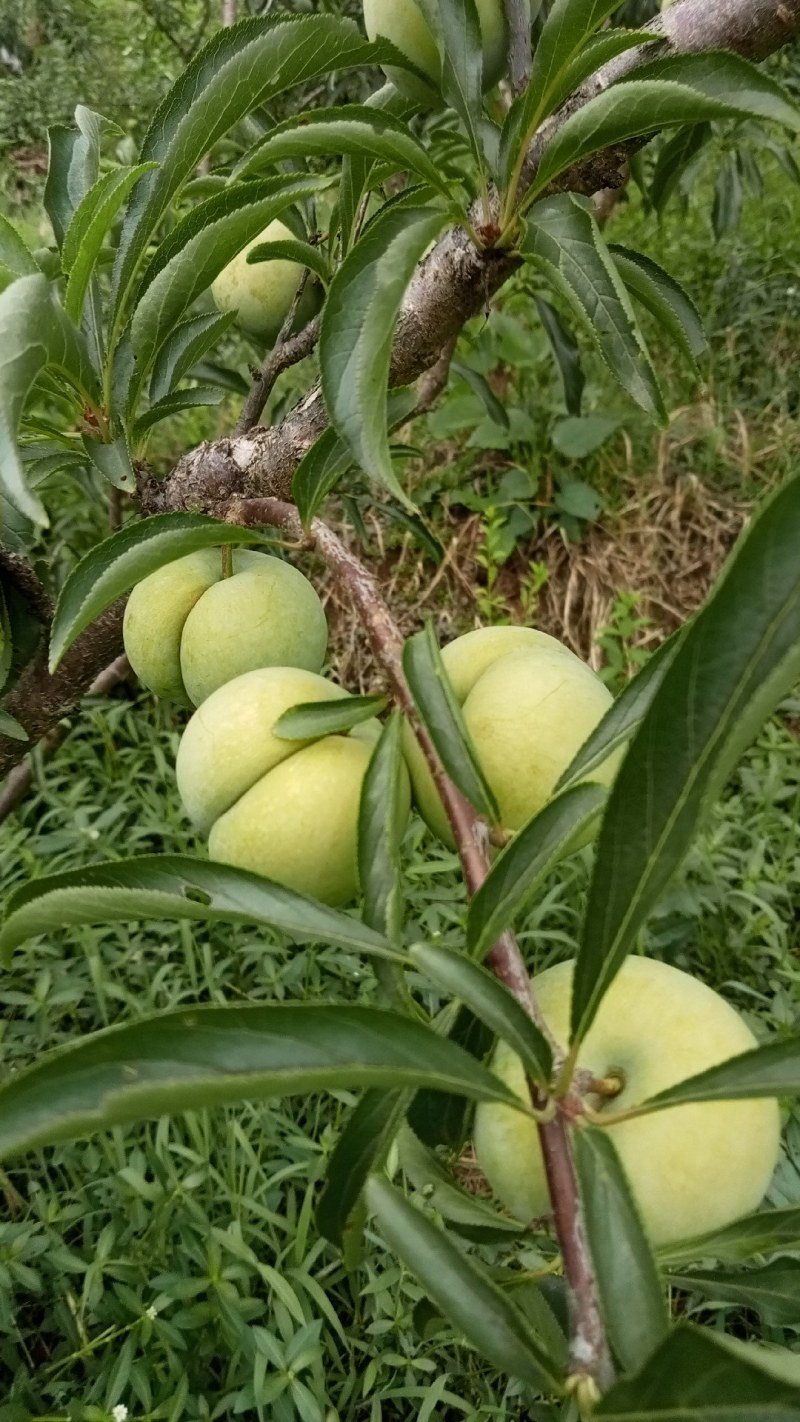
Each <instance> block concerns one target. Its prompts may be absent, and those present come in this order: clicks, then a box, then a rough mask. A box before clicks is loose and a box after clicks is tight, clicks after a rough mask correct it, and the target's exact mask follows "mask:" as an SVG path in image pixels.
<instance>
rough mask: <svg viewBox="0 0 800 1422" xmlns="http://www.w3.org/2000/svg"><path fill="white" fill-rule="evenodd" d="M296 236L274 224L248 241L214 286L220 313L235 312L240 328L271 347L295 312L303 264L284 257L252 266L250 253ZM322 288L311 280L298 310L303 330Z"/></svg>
mask: <svg viewBox="0 0 800 1422" xmlns="http://www.w3.org/2000/svg"><path fill="white" fill-rule="evenodd" d="M294 238H295V234H294V232H292V231H291V229H290V228H288V227H287V226H286V225H285V223H283V222H279V221H277V220H276V221H275V222H270V224H269V226H268V227H265V228H264V231H263V232H262V233H260V235H259V236H258V237H254V238H253V241H252V242H248V244H247V246H246V247H243V248H242V250H241V252H237V254H236V256H235V257H234V258H233V260H232V261H230V262H229V263H228V265H227V266H226V267H223V269H222V271H221V272H220V273H219V276H218V277H217V278H216V279H215V280H214V282H213V283H212V285H211V295H212V297H213V299H214V304H215V306H216V307H217V310H218V311H235V312H237V320H238V323H239V325H240V326H241V327H242V328H243V330H245V331H249V332H250V334H251V335H252V336H257V337H259V339H260V340H263V341H264V343H265V344H266V345H271V344H272V343H273V342H274V341H275V339H276V337H277V335H278V332H279V331H280V329H281V326H282V325H283V323H284V321H285V320H286V317H287V316H288V315H289V312H290V310H291V306H292V302H293V301H294V298H295V296H296V294H297V288H298V286H299V285H300V281H301V279H302V276H303V271H304V268H303V267H302V266H301V265H300V263H299V262H292V261H288V260H285V259H284V258H283V257H279V258H277V259H276V260H275V261H271V262H254V263H252V264H248V261H247V254H248V252H251V251H252V250H253V248H254V247H258V246H260V245H261V244H262V243H264V242H291V241H294ZM320 296H321V292H320V288H319V285H318V283H316V282H313V281H310V282H309V283H308V284H307V286H306V289H305V291H304V292H303V295H302V297H301V299H300V303H299V306H298V310H297V318H296V322H295V326H296V328H297V329H298V330H299V329H301V327H303V326H304V325H305V324H306V323H307V322H308V321H310V320H311V318H312V316H314V315H315V313H316V311H317V310H318V309H319V304H320Z"/></svg>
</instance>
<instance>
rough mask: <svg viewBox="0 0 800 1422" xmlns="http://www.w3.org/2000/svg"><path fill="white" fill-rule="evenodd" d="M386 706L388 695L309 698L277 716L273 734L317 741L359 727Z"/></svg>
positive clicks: (284, 738) (282, 737)
mask: <svg viewBox="0 0 800 1422" xmlns="http://www.w3.org/2000/svg"><path fill="white" fill-rule="evenodd" d="M385 709H386V697H385V696H348V697H343V698H342V700H341V701H307V702H304V703H303V704H302V705H299V706H292V707H291V708H290V709H289V710H288V711H284V713H283V715H282V716H280V717H279V718H278V720H277V721H276V722H275V725H274V726H273V728H272V734H273V735H274V736H279V737H280V738H281V739H282V740H286V741H305V740H309V741H312V740H316V739H317V738H318V737H319V736H335V735H337V734H339V733H341V732H344V731H351V730H352V729H353V727H354V726H360V725H361V723H362V721H369V720H371V719H372V717H373V716H380V714H381V712H382V711H384V710H385Z"/></svg>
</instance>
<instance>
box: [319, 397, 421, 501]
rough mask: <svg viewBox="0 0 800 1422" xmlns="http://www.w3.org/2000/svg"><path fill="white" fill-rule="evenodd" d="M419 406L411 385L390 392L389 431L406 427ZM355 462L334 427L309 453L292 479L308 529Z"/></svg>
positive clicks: (327, 431) (320, 438) (348, 448)
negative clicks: (404, 424) (407, 420)
mask: <svg viewBox="0 0 800 1422" xmlns="http://www.w3.org/2000/svg"><path fill="white" fill-rule="evenodd" d="M416 404H417V397H416V394H415V393H414V391H413V390H411V389H409V388H408V387H407V386H403V387H401V388H400V389H399V390H390V392H389V404H388V413H387V423H388V428H389V430H390V431H391V430H392V429H394V428H395V426H397V425H399V424H402V423H403V422H404V421H405V420H406V419H407V418H408V416H409V415H410V414H411V412H412V410H413V409H414V408H415V406H416ZM352 463H353V455H352V453H351V450H350V446H349V445H348V444H347V443H346V442H345V441H344V440H343V439H341V438H340V436H339V435H338V434H337V433H336V431H335V430H334V429H331V428H330V427H329V428H328V429H326V430H323V432H322V434H321V435H320V437H319V439H317V440H315V441H314V443H313V444H312V446H311V448H310V449H309V450H307V451H306V453H305V454H304V455H303V458H302V459H301V460H300V463H299V464H298V466H297V469H296V470H295V474H294V479H293V480H292V498H293V499H294V501H295V503H296V504H297V511H298V513H299V514H300V517H301V519H302V521H303V526H304V527H305V528H307V527H308V525H309V524H310V522H311V520H312V518H314V517H315V516H316V514H317V513H318V511H319V509H320V508H321V507H322V505H323V504H324V502H325V500H326V498H327V497H328V495H329V494H330V493H331V492H332V490H333V489H335V487H336V485H337V484H338V482H339V480H340V479H341V477H342V475H343V474H345V473H346V472H347V470H348V469H349V468H350V466H351V464H352Z"/></svg>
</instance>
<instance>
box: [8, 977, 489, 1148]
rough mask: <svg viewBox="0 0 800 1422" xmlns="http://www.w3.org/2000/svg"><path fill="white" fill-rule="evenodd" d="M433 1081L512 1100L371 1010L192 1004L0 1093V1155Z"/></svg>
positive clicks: (85, 1046) (87, 1044)
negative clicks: (316, 1095)
mask: <svg viewBox="0 0 800 1422" xmlns="http://www.w3.org/2000/svg"><path fill="white" fill-rule="evenodd" d="M427 1080H433V1081H435V1082H439V1083H441V1084H442V1085H443V1086H445V1087H446V1088H447V1089H449V1090H452V1089H453V1088H454V1087H455V1088H456V1089H457V1090H459V1091H462V1090H463V1091H466V1092H467V1093H468V1094H469V1095H470V1096H474V1097H475V1098H476V1099H478V1100H489V1101H491V1100H503V1101H506V1100H508V1101H513V1100H514V1099H515V1098H514V1097H513V1096H511V1094H510V1093H507V1092H506V1091H505V1089H504V1088H503V1087H502V1085H501V1084H500V1082H499V1081H496V1080H495V1078H494V1077H492V1076H491V1075H490V1073H489V1072H487V1071H485V1070H483V1069H482V1070H481V1071H480V1072H476V1070H475V1063H474V1062H473V1061H471V1060H470V1058H468V1057H466V1056H465V1055H464V1054H463V1053H462V1052H460V1051H459V1049H458V1048H457V1047H456V1046H454V1044H453V1043H452V1042H448V1041H447V1040H446V1039H443V1038H441V1037H437V1036H436V1034H435V1033H433V1032H431V1031H430V1030H429V1029H428V1028H427V1027H424V1026H423V1025H422V1024H421V1023H419V1022H414V1021H412V1020H411V1019H410V1018H408V1017H401V1016H398V1014H396V1013H392V1012H383V1011H381V1010H380V1009H378V1008H375V1007H360V1006H356V1007H350V1006H347V1007H340V1006H327V1005H325V1006H322V1005H317V1004H313V1003H303V1004H300V1005H296V1004H286V1003H281V1004H280V1005H270V1006H266V1007H251V1006H236V1007H197V1008H191V1009H183V1010H181V1011H178V1012H169V1013H165V1014H163V1015H161V1016H158V1017H151V1018H148V1019H146V1020H144V1021H142V1022H135V1023H133V1024H131V1025H129V1026H123V1027H112V1028H110V1029H108V1030H107V1031H104V1032H97V1033H95V1034H93V1035H92V1036H90V1037H86V1038H84V1039H83V1041H79V1042H78V1043H76V1044H75V1045H74V1046H70V1047H67V1048H66V1049H63V1050H60V1051H55V1052H51V1053H48V1054H47V1055H46V1056H45V1057H44V1058H43V1059H42V1060H41V1061H40V1062H39V1063H37V1065H36V1066H33V1067H29V1068H28V1069H27V1070H26V1071H21V1072H18V1073H17V1074H16V1075H15V1076H13V1077H11V1078H10V1079H8V1080H6V1081H5V1082H4V1083H3V1085H2V1086H0V1156H1V1157H3V1158H8V1157H9V1156H10V1155H18V1154H20V1153H21V1152H22V1151H25V1150H31V1149H32V1148H33V1147H35V1146H40V1145H45V1144H50V1143H51V1142H53V1141H59V1140H68V1139H70V1138H73V1137H75V1136H78V1135H84V1134H86V1133H87V1132H90V1131H95V1130H102V1129H107V1128H108V1127H109V1126H114V1125H119V1124H121V1123H123V1122H125V1121H133V1120H141V1119H142V1118H143V1117H145V1118H146V1117H153V1116H160V1115H163V1114H164V1113H165V1112H167V1111H185V1110H190V1109H192V1108H194V1107H200V1106H214V1105H221V1104H223V1103H225V1102H232V1101H252V1100H258V1099H262V1100H263V1099H265V1098H267V1097H270V1096H286V1095H292V1094H296V1093H298V1092H307V1091H326V1090H330V1089H331V1088H341V1087H348V1086H367V1087H372V1086H376V1087H396V1086H398V1084H399V1085H404V1086H410V1087H413V1086H416V1085H421V1084H422V1082H424V1081H427Z"/></svg>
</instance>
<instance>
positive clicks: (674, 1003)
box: [474, 958, 780, 1245]
mask: <svg viewBox="0 0 800 1422" xmlns="http://www.w3.org/2000/svg"><path fill="white" fill-rule="evenodd" d="M573 967H574V964H573V963H571V962H570V963H560V964H559V965H558V966H557V967H554V968H548V969H547V970H546V972H543V973H540V974H539V976H538V977H536V978H534V979H533V980H532V987H533V991H534V993H535V995H536V999H537V1002H538V1004H539V1007H540V1009H541V1011H542V1014H543V1017H544V1020H545V1021H546V1022H547V1024H548V1026H549V1027H550V1030H551V1031H552V1032H553V1034H554V1036H555V1038H556V1041H558V1042H559V1043H562V1044H565V1043H566V1042H567V1040H568V1038H569V1017H570V998H571V991H572V974H573ZM755 1046H757V1042H756V1039H755V1037H754V1036H753V1034H752V1032H751V1031H750V1029H749V1028H748V1027H747V1025H746V1024H745V1022H743V1020H742V1018H741V1017H740V1016H739V1014H738V1013H737V1012H736V1011H735V1010H734V1009H733V1008H732V1007H731V1006H730V1005H729V1004H728V1003H727V1002H725V1000H724V999H723V998H721V997H720V996H719V994H718V993H716V992H714V991H712V989H711V988H709V987H706V985H705V984H704V983H701V982H698V980H697V979H696V978H693V977H690V976H689V974H688V973H682V972H680V971H679V969H677V968H672V967H669V966H668V965H667V964H665V963H659V962H655V961H653V960H650V959H647V958H628V959H627V960H626V961H625V963H624V964H623V966H622V968H621V969H620V972H619V974H618V975H617V977H616V978H615V979H614V981H613V982H612V984H611V987H610V988H609V989H608V992H607V993H606V995H605V997H604V998H603V1001H602V1003H601V1005H600V1008H599V1010H598V1013H597V1016H596V1018H595V1020H594V1023H593V1024H592V1026H591V1028H590V1029H589V1032H588V1033H587V1035H586V1038H585V1040H584V1042H583V1044H582V1046H581V1048H580V1053H579V1056H578V1068H579V1069H580V1070H584V1071H590V1072H591V1073H592V1075H593V1076H594V1077H595V1078H598V1079H602V1078H603V1077H607V1076H609V1075H612V1074H614V1073H615V1072H617V1073H621V1075H622V1079H623V1081H624V1087H623V1090H622V1091H621V1092H620V1094H619V1095H618V1096H615V1097H612V1098H604V1099H603V1100H602V1102H601V1101H600V1100H599V1099H598V1098H594V1099H593V1100H592V1105H593V1106H594V1108H595V1109H596V1110H599V1111H601V1113H603V1114H605V1115H606V1116H608V1117H609V1118H610V1117H612V1116H613V1115H614V1113H615V1112H618V1111H623V1110H626V1109H627V1108H629V1107H631V1106H634V1105H636V1104H637V1103H639V1102H642V1101H645V1100H647V1099H648V1098H649V1097H651V1096H655V1095H656V1094H657V1093H658V1092H660V1091H664V1090H666V1088H667V1087H669V1086H674V1085H675V1084H676V1083H677V1082H680V1081H685V1080H686V1078H687V1077H690V1076H695V1075H697V1073H698V1072H701V1071H704V1070H706V1068H708V1067H711V1066H716V1065H717V1064H718V1063H719V1062H724V1061H727V1060H728V1059H729V1058H730V1057H734V1056H738V1055H739V1054H740V1053H741V1052H747V1051H750V1050H751V1049H752V1048H753V1047H755ZM492 1070H493V1071H494V1072H495V1073H496V1075H497V1076H499V1077H500V1079H501V1080H502V1081H504V1082H505V1083H506V1085H507V1086H510V1087H511V1088H512V1090H513V1091H515V1092H516V1093H517V1095H518V1096H519V1097H520V1098H521V1099H522V1100H524V1101H528V1100H529V1099H530V1098H529V1096H528V1093H527V1089H526V1085H525V1075H524V1072H523V1069H522V1065H521V1063H520V1061H519V1058H518V1057H516V1056H515V1055H514V1053H513V1052H512V1050H511V1048H510V1047H508V1046H507V1045H506V1044H505V1043H502V1042H501V1043H498V1046H497V1049H496V1051H495V1054H494V1058H493V1060H492ZM608 1129H609V1131H610V1136H611V1139H612V1140H613V1142H614V1145H615V1147H616V1149H617V1153H618V1154H619V1157H620V1160H621V1162H622V1166H623V1168H624V1170H625V1173H626V1175H627V1177H628V1180H629V1182H630V1185H631V1189H632V1191H633V1195H634V1197H635V1199H636V1201H637V1204H638V1206H639V1212H640V1214H641V1217H642V1222H643V1224H644V1226H645V1229H646V1231H647V1234H648V1235H649V1238H650V1240H651V1242H652V1243H653V1244H654V1245H662V1244H669V1243H670V1242H672V1241H674V1240H677V1239H687V1238H691V1237H692V1236H694V1235H698V1234H703V1233H705V1232H706V1231H709V1230H716V1229H722V1228H723V1227H724V1226H725V1225H727V1224H730V1223H731V1221H732V1220H735V1219H738V1218H739V1216H740V1215H744V1214H747V1213H748V1211H750V1210H755V1209H756V1208H757V1206H758V1205H759V1203H760V1202H761V1200H762V1198H763V1196H764V1193H765V1191H766V1189H767V1186H768V1185H769V1182H770V1177H771V1175H772V1172H773V1170H774V1168H775V1165H776V1162H777V1159H778V1152H779V1144H780V1117H779V1112H778V1104H777V1102H776V1101H774V1100H770V1099H762V1100H745V1101H708V1102H702V1103H700V1104H694V1103H691V1104H687V1105H683V1106H672V1107H670V1108H669V1109H667V1110H664V1111H656V1112H654V1113H653V1114H652V1115H651V1116H641V1117H638V1118H634V1119H632V1120H629V1121H621V1122H620V1123H619V1124H618V1125H614V1126H609V1127H608ZM474 1140H475V1151H476V1154H477V1157H478V1162H479V1164H480V1167H481V1169H482V1170H483V1172H484V1174H485V1175H486V1177H487V1179H488V1181H489V1183H490V1185H491V1186H492V1189H493V1190H494V1191H495V1193H496V1195H497V1196H498V1197H499V1199H500V1200H502V1201H503V1203H504V1204H505V1205H506V1206H507V1208H508V1209H509V1210H510V1211H511V1213H512V1214H513V1215H515V1216H516V1218H517V1219H520V1220H525V1221H526V1222H528V1221H530V1220H532V1219H536V1218H539V1217H540V1216H542V1215H544V1214H547V1213H548V1212H549V1210H550V1202H549V1196H548V1191H547V1184H546V1180H545V1172H544V1164H543V1160H542V1153H541V1150H540V1147H539V1140H538V1133H537V1130H536V1126H535V1125H534V1123H533V1121H531V1120H527V1119H525V1118H523V1117H522V1116H521V1115H520V1114H519V1112H517V1111H514V1110H513V1109H511V1108H510V1107H507V1106H495V1105H485V1104H481V1105H479V1106H478V1109H477V1112H476V1116H475V1131H474Z"/></svg>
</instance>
